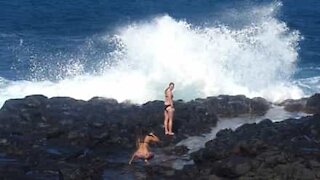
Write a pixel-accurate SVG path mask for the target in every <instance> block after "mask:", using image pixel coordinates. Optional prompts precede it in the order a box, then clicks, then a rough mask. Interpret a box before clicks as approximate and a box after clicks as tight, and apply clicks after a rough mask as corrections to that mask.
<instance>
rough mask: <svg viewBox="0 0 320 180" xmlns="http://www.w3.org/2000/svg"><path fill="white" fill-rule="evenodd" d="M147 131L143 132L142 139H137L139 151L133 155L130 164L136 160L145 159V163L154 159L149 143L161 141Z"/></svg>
mask: <svg viewBox="0 0 320 180" xmlns="http://www.w3.org/2000/svg"><path fill="white" fill-rule="evenodd" d="M146 132H147V131H145V130H142V133H141V135H140V137H138V139H137V150H136V151H135V152H134V153H133V155H132V157H131V159H130V161H129V164H131V163H132V161H133V160H134V159H144V162H145V163H148V160H149V159H151V158H153V153H152V152H151V151H150V149H149V143H152V142H159V141H160V139H159V138H158V137H157V136H156V135H155V134H154V133H152V132H151V133H149V134H147V133H146Z"/></svg>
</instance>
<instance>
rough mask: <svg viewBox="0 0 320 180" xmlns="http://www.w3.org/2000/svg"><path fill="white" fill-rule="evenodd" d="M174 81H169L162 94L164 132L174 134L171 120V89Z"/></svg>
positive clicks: (172, 111)
mask: <svg viewBox="0 0 320 180" xmlns="http://www.w3.org/2000/svg"><path fill="white" fill-rule="evenodd" d="M173 88H174V83H173V82H170V83H169V86H168V87H167V88H166V89H165V91H164V95H165V100H164V133H165V134H166V135H174V133H173V132H172V121H173V113H174V107H173V94H172V91H173Z"/></svg>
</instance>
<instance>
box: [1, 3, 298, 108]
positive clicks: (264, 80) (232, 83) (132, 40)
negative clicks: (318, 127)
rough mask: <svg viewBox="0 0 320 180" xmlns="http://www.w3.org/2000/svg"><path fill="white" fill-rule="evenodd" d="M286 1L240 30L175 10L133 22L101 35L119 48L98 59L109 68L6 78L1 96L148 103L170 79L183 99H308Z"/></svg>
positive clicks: (263, 9)
mask: <svg viewBox="0 0 320 180" xmlns="http://www.w3.org/2000/svg"><path fill="white" fill-rule="evenodd" d="M279 6H280V5H279V3H275V4H271V5H269V6H267V7H256V8H252V9H250V10H247V11H252V12H253V13H252V14H253V17H251V18H252V19H255V21H252V23H251V24H250V25H249V26H245V27H242V28H240V29H233V28H231V27H228V26H226V25H223V24H220V25H215V26H206V27H197V26H194V25H192V24H190V23H188V22H186V21H183V20H176V19H174V18H172V17H170V16H169V15H164V16H160V17H156V18H153V19H151V20H149V21H144V22H138V23H133V24H129V25H127V26H124V27H121V28H119V29H118V31H116V32H117V33H115V34H106V35H104V36H103V37H101V38H102V40H103V41H104V42H105V43H113V44H115V45H116V47H115V49H114V51H113V52H111V53H110V54H107V55H106V57H104V58H103V59H101V61H100V62H99V61H98V62H97V63H100V64H102V65H101V67H100V69H99V72H102V73H100V74H95V75H93V74H90V73H87V74H85V73H83V69H82V68H80V69H81V74H78V75H77V74H76V73H77V72H78V69H79V67H82V66H81V65H80V66H79V63H76V64H75V66H77V67H76V68H70V67H69V68H67V69H76V70H77V71H72V72H70V73H71V74H72V75H73V76H72V77H69V76H68V77H67V78H63V79H62V80H59V81H56V82H52V81H49V80H40V81H39V80H38V81H15V82H9V83H6V86H5V87H2V88H1V89H0V94H1V99H0V101H1V102H3V101H4V100H5V99H8V98H17V97H24V96H25V95H29V94H44V95H47V96H49V97H51V96H71V97H74V98H78V99H84V100H87V99H90V98H91V97H93V96H103V97H111V98H115V99H117V100H119V101H123V100H131V101H133V102H136V103H143V102H145V101H148V100H153V99H162V98H163V97H162V96H163V90H164V88H165V87H166V86H167V84H168V83H169V82H170V81H173V82H175V83H176V90H175V98H181V99H184V100H190V99H193V98H196V97H205V96H211V95H219V94H230V95H234V94H244V95H246V96H248V97H254V96H262V97H265V98H267V99H269V100H271V101H279V100H283V99H286V98H300V97H301V96H303V91H302V90H301V89H300V88H299V87H298V86H297V85H295V84H294V83H293V82H292V80H291V76H292V75H293V73H294V71H295V63H296V61H297V58H298V53H297V49H298V42H299V40H300V35H299V32H297V31H292V30H290V29H289V28H288V27H287V26H286V24H285V23H284V22H281V21H280V20H278V19H277V18H276V17H275V15H274V13H275V11H276V10H277V8H279ZM257 12H260V13H257ZM245 17H247V15H246V16H245ZM89 61H90V60H89ZM103 62H106V63H103ZM107 62H108V63H107ZM110 62H112V63H110ZM70 65H71V66H72V64H69V65H68V66H70ZM41 68H46V67H41ZM41 68H40V69H41ZM61 68H64V67H61ZM36 69H37V68H36ZM38 69H39V68H38ZM57 72H59V71H57ZM37 73H39V72H37ZM57 76H59V74H57Z"/></svg>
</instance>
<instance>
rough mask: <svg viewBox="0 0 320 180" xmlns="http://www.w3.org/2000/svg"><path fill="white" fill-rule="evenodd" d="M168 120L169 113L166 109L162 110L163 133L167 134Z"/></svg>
mask: <svg viewBox="0 0 320 180" xmlns="http://www.w3.org/2000/svg"><path fill="white" fill-rule="evenodd" d="M168 121H169V115H168V111H167V110H164V122H163V125H164V133H165V134H168V132H169V130H168Z"/></svg>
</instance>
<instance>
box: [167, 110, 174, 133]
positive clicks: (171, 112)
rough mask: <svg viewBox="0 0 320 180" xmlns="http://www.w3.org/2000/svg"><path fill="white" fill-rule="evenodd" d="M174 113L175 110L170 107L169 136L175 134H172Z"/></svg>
mask: <svg viewBox="0 0 320 180" xmlns="http://www.w3.org/2000/svg"><path fill="white" fill-rule="evenodd" d="M173 113H174V109H173V108H171V107H170V109H169V110H168V121H169V122H168V134H169V135H174V133H173V132H172V121H173Z"/></svg>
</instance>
